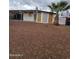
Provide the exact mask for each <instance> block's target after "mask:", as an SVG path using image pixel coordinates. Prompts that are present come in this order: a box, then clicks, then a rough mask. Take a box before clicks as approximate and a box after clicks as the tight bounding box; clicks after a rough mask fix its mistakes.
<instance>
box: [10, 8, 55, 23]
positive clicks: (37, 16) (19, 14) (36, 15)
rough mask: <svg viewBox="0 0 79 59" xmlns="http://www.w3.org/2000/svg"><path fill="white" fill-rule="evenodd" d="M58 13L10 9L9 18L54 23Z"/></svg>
mask: <svg viewBox="0 0 79 59" xmlns="http://www.w3.org/2000/svg"><path fill="white" fill-rule="evenodd" d="M55 16H56V13H52V12H47V11H41V10H9V18H10V20H11V19H16V20H23V21H31V22H37V23H52V24H53V23H54V20H55Z"/></svg>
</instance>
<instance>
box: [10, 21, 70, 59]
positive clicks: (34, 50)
mask: <svg viewBox="0 0 79 59" xmlns="http://www.w3.org/2000/svg"><path fill="white" fill-rule="evenodd" d="M9 23H10V24H9V27H10V28H9V31H10V33H9V37H10V38H9V44H10V45H9V53H10V58H9V59H70V30H69V26H55V25H52V24H37V23H33V22H23V21H10V22H9ZM11 54H12V55H11Z"/></svg>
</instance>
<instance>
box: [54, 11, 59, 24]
mask: <svg viewBox="0 0 79 59" xmlns="http://www.w3.org/2000/svg"><path fill="white" fill-rule="evenodd" d="M54 24H55V25H59V14H58V11H57V12H56V17H55V22H54Z"/></svg>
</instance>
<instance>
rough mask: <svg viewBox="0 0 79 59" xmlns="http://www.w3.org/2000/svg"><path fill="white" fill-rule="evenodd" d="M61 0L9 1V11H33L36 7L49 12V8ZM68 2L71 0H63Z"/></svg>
mask: <svg viewBox="0 0 79 59" xmlns="http://www.w3.org/2000/svg"><path fill="white" fill-rule="evenodd" d="M58 1H61V0H9V9H10V10H33V9H35V8H36V6H37V7H38V8H39V10H46V11H49V10H50V9H49V8H48V7H47V5H49V4H50V3H51V2H58ZM62 1H68V2H69V0H62Z"/></svg>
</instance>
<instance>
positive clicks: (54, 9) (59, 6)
mask: <svg viewBox="0 0 79 59" xmlns="http://www.w3.org/2000/svg"><path fill="white" fill-rule="evenodd" d="M67 4H68V3H67V2H66V1H60V2H57V3H51V5H48V7H49V8H50V9H51V11H52V12H56V18H55V22H54V24H55V25H58V24H59V23H58V22H59V14H58V13H59V11H62V10H64V7H65V6H66V5H67Z"/></svg>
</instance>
